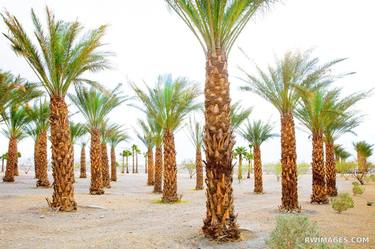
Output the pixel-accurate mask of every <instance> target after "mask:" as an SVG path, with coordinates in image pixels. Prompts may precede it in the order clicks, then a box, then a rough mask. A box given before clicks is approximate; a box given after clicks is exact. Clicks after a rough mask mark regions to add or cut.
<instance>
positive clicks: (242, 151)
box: [233, 146, 246, 182]
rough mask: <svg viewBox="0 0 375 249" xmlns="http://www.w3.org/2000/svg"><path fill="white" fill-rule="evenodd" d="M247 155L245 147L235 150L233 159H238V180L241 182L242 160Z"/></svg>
mask: <svg viewBox="0 0 375 249" xmlns="http://www.w3.org/2000/svg"><path fill="white" fill-rule="evenodd" d="M245 154H246V148H245V147H242V146H241V147H237V148H235V149H234V152H233V157H234V158H237V157H238V176H237V179H238V181H239V182H241V180H242V159H243V157H244V156H245Z"/></svg>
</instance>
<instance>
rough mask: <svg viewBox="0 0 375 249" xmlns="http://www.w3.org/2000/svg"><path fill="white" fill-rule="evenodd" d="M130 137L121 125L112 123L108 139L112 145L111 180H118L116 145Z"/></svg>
mask: <svg viewBox="0 0 375 249" xmlns="http://www.w3.org/2000/svg"><path fill="white" fill-rule="evenodd" d="M128 139H129V136H128V135H127V134H126V133H125V131H124V130H123V129H122V127H121V125H112V126H111V127H110V128H109V129H108V141H109V144H110V145H111V181H114V182H115V181H117V170H116V147H117V145H118V144H119V143H121V142H123V141H126V140H128Z"/></svg>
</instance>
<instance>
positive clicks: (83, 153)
mask: <svg viewBox="0 0 375 249" xmlns="http://www.w3.org/2000/svg"><path fill="white" fill-rule="evenodd" d="M86 144H87V141H86V140H82V141H81V160H80V172H79V178H86V177H87V175H86Z"/></svg>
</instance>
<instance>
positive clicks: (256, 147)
mask: <svg viewBox="0 0 375 249" xmlns="http://www.w3.org/2000/svg"><path fill="white" fill-rule="evenodd" d="M272 129H273V127H272V125H271V124H270V123H265V122H262V121H261V120H256V121H253V122H251V123H250V122H249V121H248V122H247V125H246V127H244V128H243V129H241V130H240V134H241V136H242V137H243V138H244V139H246V140H247V141H248V142H249V143H250V144H251V145H252V146H253V153H254V179H255V181H254V192H255V193H257V194H261V193H263V179H262V178H263V176H262V159H261V150H260V146H261V145H262V143H263V142H265V141H267V140H268V139H270V138H272V137H275V136H277V134H275V133H272Z"/></svg>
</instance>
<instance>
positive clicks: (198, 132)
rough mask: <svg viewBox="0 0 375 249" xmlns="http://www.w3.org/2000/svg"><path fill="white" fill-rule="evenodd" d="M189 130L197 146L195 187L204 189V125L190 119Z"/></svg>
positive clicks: (192, 140)
mask: <svg viewBox="0 0 375 249" xmlns="http://www.w3.org/2000/svg"><path fill="white" fill-rule="evenodd" d="M188 132H189V135H190V140H191V142H192V143H193V145H194V147H195V170H196V175H197V178H196V179H197V180H196V184H195V189H196V190H200V189H203V163H202V144H203V125H202V124H201V123H200V122H198V121H196V120H194V121H193V120H192V119H191V118H190V119H189V125H188Z"/></svg>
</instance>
